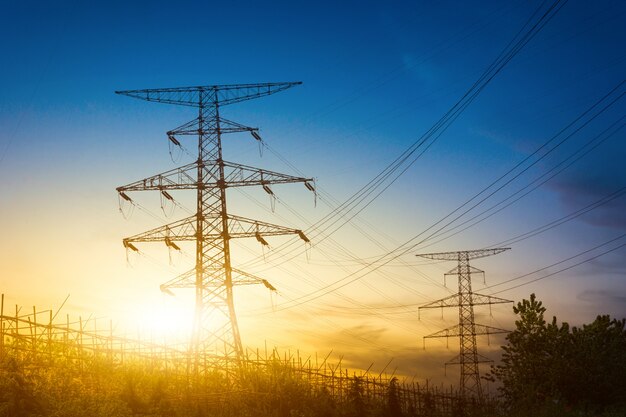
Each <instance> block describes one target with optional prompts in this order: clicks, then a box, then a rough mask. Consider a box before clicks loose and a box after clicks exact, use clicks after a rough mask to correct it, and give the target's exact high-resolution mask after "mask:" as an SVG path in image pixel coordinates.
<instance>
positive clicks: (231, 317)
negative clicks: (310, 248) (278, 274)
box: [116, 82, 315, 372]
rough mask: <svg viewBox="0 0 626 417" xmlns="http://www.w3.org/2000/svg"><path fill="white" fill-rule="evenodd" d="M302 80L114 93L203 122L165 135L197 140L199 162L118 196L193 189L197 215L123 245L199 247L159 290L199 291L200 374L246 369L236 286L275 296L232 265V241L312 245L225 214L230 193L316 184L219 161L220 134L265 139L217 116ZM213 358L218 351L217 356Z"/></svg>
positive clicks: (196, 339)
mask: <svg viewBox="0 0 626 417" xmlns="http://www.w3.org/2000/svg"><path fill="white" fill-rule="evenodd" d="M299 84H301V83H300V82H285V83H266V84H239V85H212V86H202V87H182V88H161V89H151V90H130V91H116V94H123V95H126V96H130V97H134V98H138V99H142V100H147V101H154V102H158V103H166V104H174V105H179V106H188V107H196V108H198V117H196V118H195V119H193V120H191V121H190V122H187V123H185V124H183V125H182V126H180V127H177V128H176V129H174V130H171V131H169V132H167V137H168V139H169V140H170V141H171V142H172V143H173V144H174V145H177V146H181V143H180V142H179V140H178V139H177V137H180V136H184V135H188V136H197V137H198V159H197V160H196V161H195V162H193V163H191V164H188V165H185V166H182V167H180V168H175V169H172V170H170V171H166V172H163V173H161V174H157V175H153V176H151V177H148V178H145V179H142V180H139V181H136V182H133V183H130V184H128V185H125V186H122V187H118V188H117V191H118V192H119V194H120V196H121V198H123V199H124V200H127V201H131V199H130V197H129V196H128V194H126V193H127V192H129V191H146V190H154V191H159V192H161V193H162V195H163V196H164V197H165V198H167V199H169V200H172V196H171V194H169V193H168V191H170V190H195V191H196V212H195V214H194V215H192V216H191V217H187V218H185V219H182V220H178V221H175V222H173V223H170V224H168V225H165V226H161V227H157V228H155V229H152V230H150V231H147V232H144V233H141V234H138V235H135V236H132V237H128V238H125V239H124V240H123V243H124V246H125V247H126V248H127V249H131V250H134V251H137V250H138V249H137V247H136V246H135V245H134V243H137V242H155V241H161V242H165V244H166V245H167V246H168V247H169V248H172V249H180V248H179V247H178V245H176V243H174V242H176V241H194V242H195V244H196V253H195V268H194V269H192V270H190V271H188V272H186V273H183V274H182V275H180V276H178V277H176V278H174V279H172V280H170V281H168V282H166V283H165V284H163V285H161V290H162V291H163V292H166V293H168V294H172V291H171V289H172V288H195V292H196V299H195V316H194V322H193V334H192V341H191V349H192V351H193V353H194V354H195V364H194V369H195V371H196V372H197V371H199V370H200V371H201V370H202V369H206V368H207V366H208V364H207V362H206V361H207V358H209V357H211V356H212V360H211V364H212V365H214V364H215V363H216V361H217V362H219V361H223V362H224V364H223V365H224V366H228V363H232V360H233V359H234V360H236V361H237V363H239V364H240V363H241V362H240V361H241V359H242V356H243V347H242V344H241V336H240V334H239V326H238V325H237V316H236V314H235V305H234V301H233V286H235V285H247V284H257V283H262V284H264V285H265V286H266V287H267V288H269V289H270V290H274V287H272V286H271V284H269V283H268V282H267V281H266V280H264V279H261V278H258V277H256V276H254V275H251V274H248V273H245V272H243V271H239V270H237V269H235V268H233V267H232V265H231V256H230V241H231V239H235V238H243V237H255V238H256V239H257V240H258V241H259V242H260V243H261V244H263V245H267V242H266V241H265V239H264V236H276V235H286V234H296V235H299V236H300V238H301V239H303V240H304V241H305V242H308V239H307V237H306V236H305V235H304V233H303V232H302V231H301V230H296V229H290V228H287V227H282V226H277V225H274V224H269V223H264V222H261V221H258V220H252V219H247V218H244V217H240V216H235V215H232V214H229V213H228V211H227V208H226V189H227V188H230V187H244V186H253V185H259V186H261V187H263V189H264V190H265V191H266V192H268V193H269V194H270V195H272V196H273V191H272V190H271V188H270V187H269V186H270V185H271V184H286V183H293V182H303V183H304V184H305V186H306V187H307V188H308V189H309V190H311V191H315V189H314V187H313V184H312V181H313V180H312V179H311V178H300V177H293V176H289V175H284V174H280V173H277V172H271V171H266V170H263V169H259V168H253V167H249V166H245V165H241V164H237V163H234V162H227V161H225V160H224V159H223V158H222V135H223V134H225V133H235V132H249V133H250V134H251V135H252V136H253V137H254V138H255V139H256V140H258V141H261V137H260V136H259V134H258V128H252V127H247V126H244V125H242V124H239V123H236V122H233V121H230V120H227V119H225V118H223V117H222V116H221V115H220V111H221V109H222V107H224V106H226V105H228V104H235V103H240V102H242V101H246V100H251V99H255V98H259V97H263V96H267V95H270V94H274V93H278V92H280V91H283V90H286V89H288V88H291V87H293V86H296V85H299ZM209 352H214V353H215V356H213V355H212V354H210V353H209Z"/></svg>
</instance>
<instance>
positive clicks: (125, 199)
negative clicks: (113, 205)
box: [117, 191, 135, 220]
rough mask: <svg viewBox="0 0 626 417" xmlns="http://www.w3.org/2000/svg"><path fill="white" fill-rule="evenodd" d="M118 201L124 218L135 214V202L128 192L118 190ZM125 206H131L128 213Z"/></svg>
mask: <svg viewBox="0 0 626 417" xmlns="http://www.w3.org/2000/svg"><path fill="white" fill-rule="evenodd" d="M117 203H118V207H119V211H120V213H121V214H122V217H123V218H124V220H128V219H130V218H131V216H132V215H133V212H134V211H135V202H134V201H133V200H132V198H130V197H129V196H128V194H126V193H125V192H124V191H118V193H117ZM125 207H130V208H129V209H128V210H127V211H128V213H125V211H126V209H125Z"/></svg>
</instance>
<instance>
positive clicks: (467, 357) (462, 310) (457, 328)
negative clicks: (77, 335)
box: [416, 248, 513, 402]
mask: <svg viewBox="0 0 626 417" xmlns="http://www.w3.org/2000/svg"><path fill="white" fill-rule="evenodd" d="M508 249H510V248H494V249H478V250H469V251H458V252H443V253H427V254H419V255H416V256H421V257H423V258H428V259H433V260H443V261H457V266H456V267H455V268H453V269H452V270H451V271H449V272H447V273H446V274H444V282H445V277H446V276H450V275H457V276H458V292H457V293H456V294H453V295H451V296H449V297H445V298H442V299H439V300H436V301H433V302H430V303H428V304H425V305H423V306H421V307H419V308H418V314H419V312H421V310H422V309H432V308H441V309H443V308H444V307H456V308H458V311H459V323H458V324H457V325H454V326H452V327H449V328H447V329H444V330H440V331H438V332H435V333H432V334H429V335H427V336H424V340H425V339H428V338H440V337H445V338H446V339H447V338H449V337H458V338H459V354H458V355H457V356H455V357H454V358H453V359H452V360H450V361H449V362H447V363H446V366H447V365H459V366H460V368H461V378H460V382H459V393H460V396H461V398H464V399H474V400H477V401H479V402H482V401H483V400H484V394H483V390H482V387H481V383H480V374H479V371H478V364H479V363H484V362H491V360H490V359H488V358H486V357H485V356H482V355H479V354H478V348H477V344H476V336H477V335H487V336H488V335H491V334H498V333H508V331H507V330H504V329H499V328H496V327H491V326H485V325H483V324H478V323H476V322H475V321H474V306H476V305H489V306H490V307H491V305H492V304H501V303H512V302H513V301H511V300H505V299H503V298H498V297H492V296H490V295H483V294H477V293H474V292H472V275H473V274H484V271H481V270H480V269H477V268H474V267H473V266H471V265H470V259H478V258H484V257H486V256H491V255H496V254H498V253H501V252H504V251H505V250H508Z"/></svg>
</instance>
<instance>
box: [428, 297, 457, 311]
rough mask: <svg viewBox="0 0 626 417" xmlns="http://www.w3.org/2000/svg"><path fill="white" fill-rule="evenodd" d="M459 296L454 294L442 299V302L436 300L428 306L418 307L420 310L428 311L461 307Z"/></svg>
mask: <svg viewBox="0 0 626 417" xmlns="http://www.w3.org/2000/svg"><path fill="white" fill-rule="evenodd" d="M459 302H460V301H459V295H458V294H453V295H451V296H449V297H446V298H442V299H440V300H436V301H433V302H430V303H428V304H424V305H423V306H420V307H418V308H417V309H418V310H422V309H426V308H443V307H456V306H458V305H459Z"/></svg>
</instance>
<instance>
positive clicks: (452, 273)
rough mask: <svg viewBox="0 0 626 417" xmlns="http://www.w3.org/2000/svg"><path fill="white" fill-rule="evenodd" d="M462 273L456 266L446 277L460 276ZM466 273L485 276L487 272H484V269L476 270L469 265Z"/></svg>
mask: <svg viewBox="0 0 626 417" xmlns="http://www.w3.org/2000/svg"><path fill="white" fill-rule="evenodd" d="M460 273H461V272H460V271H459V267H458V266H455V267H454V268H452V269H451V270H449V271H448V272H446V273H445V274H444V275H446V276H450V275H459V274H460ZM464 273H467V274H484V273H485V271H483V270H482V269H478V268H474V267H473V266H471V265H469V266H468V270H467V272H465V271H464Z"/></svg>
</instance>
